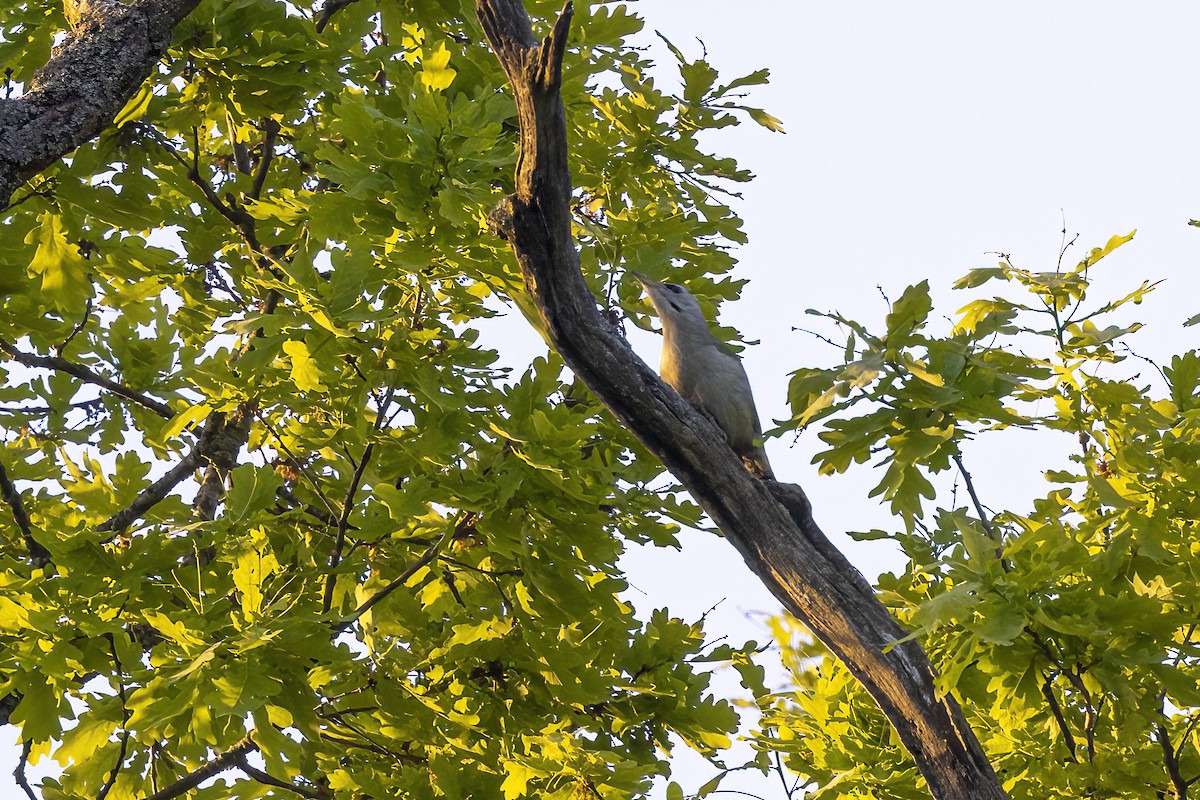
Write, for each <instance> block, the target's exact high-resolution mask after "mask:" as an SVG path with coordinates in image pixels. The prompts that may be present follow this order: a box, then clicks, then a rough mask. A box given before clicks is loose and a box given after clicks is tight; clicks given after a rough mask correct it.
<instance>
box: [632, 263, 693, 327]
mask: <svg viewBox="0 0 1200 800" xmlns="http://www.w3.org/2000/svg"><path fill="white" fill-rule="evenodd" d="M630 274H631V275H633V277H634V278H636V279H637V282H638V283H640V284H641V285H642V288H643V289H645V290H646V296H647V297H649V298H650V304H651V305H653V306H654V310H655V311H657V312H658V317H659V319H661V320H662V323H663V327H674V326H680V327H692V326H696V325H699V326H701V327H703V328H704V330H706V331H707V330H708V323H706V322H705V321H704V312H703V311H702V310H701V309H700V304H699V303H698V302H696V298H695V297H693V296H692V293H691V292H689V291H688V290H687V289H685V288H683V287H682V286H680V285H679V284H677V283H659V282H658V281H653V280H650V279H649V278H647V277H646V276H645V275H642V274H641V273H640V272H632V271H631V272H630Z"/></svg>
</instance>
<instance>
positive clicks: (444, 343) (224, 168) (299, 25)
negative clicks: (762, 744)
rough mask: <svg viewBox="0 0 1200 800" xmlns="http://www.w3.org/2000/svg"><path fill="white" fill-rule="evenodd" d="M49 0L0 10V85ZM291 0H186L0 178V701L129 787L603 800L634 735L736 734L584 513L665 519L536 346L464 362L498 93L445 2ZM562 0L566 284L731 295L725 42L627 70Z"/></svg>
mask: <svg viewBox="0 0 1200 800" xmlns="http://www.w3.org/2000/svg"><path fill="white" fill-rule="evenodd" d="M101 5H103V4H101ZM531 10H532V11H533V12H534V13H535V15H537V17H538V18H547V17H548V18H550V19H553V12H555V11H557V8H556V7H552V6H551V5H550V4H548V3H537V4H531ZM87 11H88V9H87V8H83V9H82V13H83V16H82V18H81V20H72V19H70V18H69V15H67V16H64V14H63V11H62V9H61V8H60V7H59V5H58V4H56V3H41V2H30V3H19V4H9V5H7V6H6V7H5V8H4V9H3V11H0V31H3V35H4V40H5V41H4V43H3V45H0V61H3V63H5V64H9V65H13V73H12V75H11V78H10V81H11V83H10V86H11V87H13V88H14V92H15V93H16V94H17V95H18V96H19V94H20V92H21V91H22V90H23V89H24V90H34V89H36V88H37V85H38V84H37V81H36V79H35V77H34V71H35V69H37V68H38V67H39V66H41V64H42V63H44V62H45V61H46V58H47V56H48V54H49V52H50V48H51V46H52V43H53V42H54V41H55V37H57V36H61V35H62V33H63V32H64V31H73V34H72V35H76V34H77V35H81V36H82V35H87V34H88V33H89V32H91V30H92V29H90V28H88V25H90V24H91V22H90V21H89V20H91V18H90V17H88V16H87ZM320 12H321V8H320V7H318V6H310V5H308V4H305V3H301V4H285V3H281V2H274V1H273V0H243V1H239V2H232V3H230V2H204V3H201V4H200V5H199V6H198V7H197V8H196V10H195V11H193V12H192V13H191V15H190V16H188V17H187V18H186V19H185V20H184V21H183V22H181V23H180V24H179V25H178V26H177V27H176V28H175V31H174V38H173V43H172V44H171V49H170V51H169V53H168V54H167V57H166V58H165V59H164V60H163V61H162V62H161V63H159V64H157V65H156V66H155V67H154V69H153V71H152V74H151V75H150V76H149V78H148V79H147V81H146V82H145V84H144V85H143V86H142V87H141V88H140V89H139V90H138V92H137V93H136V94H134V96H133V97H132V99H130V100H129V102H128V103H127V104H126V105H125V107H124V108H123V109H122V110H121V111H120V112H119V113H118V114H117V115H116V119H115V120H114V121H113V124H112V125H111V126H109V127H108V128H106V129H105V130H104V132H103V133H102V134H101V135H100V136H99V137H98V138H96V139H95V140H93V141H88V142H86V143H84V144H83V145H82V146H81V147H79V148H78V149H76V150H74V151H72V152H71V153H70V154H69V157H68V158H66V159H64V160H62V161H59V162H57V163H55V164H53V165H52V166H49V167H48V168H47V169H44V170H43V171H41V172H38V173H37V174H35V175H34V176H33V177H32V178H31V179H30V180H29V182H28V183H27V184H26V185H25V186H23V187H22V188H20V189H19V190H18V191H17V192H16V193H15V195H14V196H13V198H12V204H11V206H10V208H9V210H8V211H7V212H6V214H5V216H6V219H5V224H4V227H3V229H2V230H0V237H2V242H0V262H2V264H3V266H2V273H0V274H3V275H4V276H6V277H5V278H4V285H5V290H6V291H5V300H4V311H3V315H2V317H0V342H2V344H0V346H2V347H3V349H4V351H5V353H6V354H7V358H8V360H7V361H6V362H5V363H4V365H3V369H4V371H5V374H6V380H5V385H4V388H3V389H2V390H0V401H2V404H3V405H2V407H0V413H2V414H3V418H4V430H5V431H6V433H7V435H6V436H5V441H4V445H3V452H2V454H0V463H2V464H3V468H4V478H3V482H4V486H5V490H6V491H5V495H6V499H7V500H8V502H9V506H10V508H9V510H10V511H12V512H13V513H8V514H5V515H4V521H3V525H4V527H5V529H6V531H7V532H8V534H7V535H6V537H5V539H4V544H3V548H4V558H5V564H6V566H5V572H4V575H5V577H4V581H5V587H4V591H3V594H2V595H0V604H2V606H0V608H2V618H3V625H2V632H3V637H4V644H3V648H2V659H3V660H2V662H0V674H2V676H3V684H2V686H3V689H4V692H5V694H6V695H7V696H8V698H9V705H8V706H7V710H8V711H11V714H9V715H8V721H10V722H11V723H13V724H15V725H17V726H19V727H20V730H21V734H20V738H21V742H23V743H24V748H25V750H26V754H27V756H28V758H29V760H31V761H36V760H38V759H42V758H45V757H52V758H54V759H56V760H57V761H58V763H59V765H60V766H61V767H62V771H61V774H60V775H59V776H57V777H52V778H47V779H46V780H44V781H43V784H42V787H41V792H42V793H43V796H46V797H77V796H86V797H96V796H101V795H105V794H107V795H108V796H110V797H143V796H146V795H149V794H151V793H153V792H159V793H160V796H166V794H165V792H168V791H169V790H171V789H172V787H175V788H177V789H178V788H180V786H181V784H178V783H177V781H181V780H186V779H187V776H189V775H194V774H195V771H196V770H197V769H200V768H202V767H204V766H205V765H210V764H213V763H214V761H215V759H216V758H218V757H219V754H225V755H226V756H227V758H226V760H225V761H224V762H222V765H223V766H240V767H241V770H240V772H239V771H231V772H229V773H228V774H227V775H226V776H225V777H224V778H223V779H222V780H221V781H218V782H217V783H216V784H215V785H213V786H210V787H208V788H202V789H199V790H197V791H196V793H195V795H194V796H197V797H226V796H238V797H243V796H244V797H253V796H267V795H270V796H285V795H287V794H288V793H287V792H286V791H282V790H280V789H279V788H278V787H277V786H276V783H278V782H282V783H284V784H287V785H289V786H291V787H292V788H293V790H295V791H298V792H300V793H302V794H303V793H304V792H308V793H313V794H315V795H320V796H325V795H327V794H331V795H337V796H346V797H350V796H356V794H367V795H370V796H376V797H385V796H397V795H404V796H411V797H423V796H429V797H432V796H449V797H465V796H471V795H474V796H478V797H497V796H505V797H518V796H522V795H524V794H525V793H526V792H529V793H533V792H535V791H536V792H538V793H540V794H542V795H544V796H547V797H573V796H627V795H633V794H638V793H641V792H643V791H645V790H646V789H647V788H648V786H649V784H650V780H651V779H652V777H653V776H654V775H655V774H658V773H662V772H664V771H665V770H666V765H667V757H668V755H669V751H670V749H671V747H672V746H673V744H672V742H674V741H678V740H682V741H684V742H686V743H687V744H689V745H690V746H693V747H695V748H697V749H699V750H700V751H702V752H705V753H710V754H712V753H716V752H717V750H718V749H719V748H721V747H723V746H724V745H725V744H726V743H727V741H728V736H729V735H730V734H731V733H732V732H733V731H734V730H735V729H736V726H737V715H736V714H735V712H734V711H733V709H732V707H731V706H730V704H729V703H728V702H727V701H725V700H723V699H719V698H716V697H713V696H711V694H710V693H709V691H708V690H707V684H708V678H707V677H706V674H705V667H704V666H703V664H702V663H700V664H697V663H696V662H697V660H701V661H702V658H703V657H702V655H701V649H702V646H703V644H704V640H703V635H702V631H701V628H700V627H699V625H698V623H694V622H686V621H681V620H679V619H675V618H672V617H671V616H670V615H669V614H668V613H666V612H656V613H654V614H653V615H650V614H647V615H645V617H644V618H643V619H644V621H639V619H638V618H637V617H635V615H634V609H633V608H632V607H631V606H630V605H629V604H628V603H627V602H625V601H623V600H621V599H620V597H619V595H620V593H621V591H622V590H623V589H624V584H623V583H622V580H621V575H620V572H619V570H618V569H617V567H616V560H617V558H618V556H619V555H620V553H621V551H622V548H623V543H624V542H625V541H638V542H645V541H652V542H655V543H658V544H661V545H669V544H672V543H673V542H674V532H675V531H676V530H678V525H679V524H695V523H697V522H698V520H699V517H700V512H699V510H698V509H697V508H696V506H695V505H694V504H692V503H691V502H689V501H687V500H686V499H684V498H683V497H681V496H679V495H678V494H677V493H676V492H674V491H672V490H671V489H670V488H669V487H668V488H667V490H665V491H664V490H663V489H662V486H663V483H662V481H657V482H656V479H658V478H659V477H660V475H661V472H662V467H661V465H660V464H658V463H657V462H656V461H655V460H654V459H652V458H648V457H647V456H646V454H645V451H644V449H643V448H642V447H641V446H640V445H639V444H638V442H637V440H636V439H634V438H633V437H632V436H631V435H629V434H628V433H627V432H626V431H625V430H624V428H623V427H622V426H621V425H620V424H618V423H617V421H616V420H614V419H613V418H612V417H611V416H609V415H608V414H606V413H603V412H602V408H601V406H600V404H599V403H598V402H597V400H596V399H595V398H594V397H593V396H592V395H590V393H588V392H587V391H585V390H584V389H583V388H582V387H581V386H580V385H578V384H577V382H576V381H575V380H574V379H573V378H572V376H571V375H570V374H569V373H564V371H563V365H562V362H561V361H560V360H559V359H558V358H557V357H556V355H555V354H554V353H553V352H551V351H547V354H546V356H545V357H544V358H541V359H538V360H537V362H536V363H535V364H534V365H533V366H532V367H531V368H530V369H529V370H528V371H527V372H526V373H524V374H517V375H513V374H509V372H508V371H506V370H505V369H503V368H500V367H498V366H497V364H496V360H497V354H496V342H495V341H490V340H489V339H488V337H487V334H486V332H484V331H486V328H485V327H484V326H482V325H481V324H480V321H481V320H485V319H486V318H488V317H490V316H492V315H493V314H495V313H496V311H497V309H498V308H501V307H502V306H503V305H507V304H510V303H517V304H518V305H521V304H522V302H524V301H523V297H524V295H523V289H522V288H521V280H520V277H519V274H518V273H517V271H516V266H515V264H514V263H513V260H512V257H511V256H510V255H509V253H508V250H507V247H506V245H505V244H504V242H502V241H500V240H499V239H497V238H496V237H495V236H494V235H493V234H492V233H490V232H489V231H488V230H487V225H486V222H485V215H486V212H487V211H488V210H489V209H490V208H491V207H492V206H493V205H495V203H496V202H497V201H498V200H499V198H501V197H502V196H503V195H504V194H505V193H506V192H508V191H511V189H512V181H513V169H514V166H515V161H516V156H517V150H516V146H515V136H514V133H515V129H516V128H515V125H516V122H515V119H514V106H513V102H512V99H511V95H509V94H507V93H506V92H505V91H503V89H502V87H503V85H504V75H503V72H502V71H501V69H500V65H499V64H498V63H497V61H496V58H495V56H494V55H493V54H492V52H491V51H490V50H489V48H488V46H487V43H486V41H485V40H484V37H483V34H482V31H481V29H480V27H479V23H478V22H477V21H476V18H475V13H474V9H473V7H472V6H471V5H469V4H467V3H459V2H414V3H404V4H384V5H383V6H378V5H376V4H373V3H356V4H352V5H347V6H346V7H345V8H340V9H338V10H337V12H336V13H335V14H332V15H330V16H329V17H328V18H327V19H325V18H322V17H320ZM576 16H577V21H578V22H577V27H576V31H577V35H576V37H575V39H574V40H573V41H572V44H571V48H570V51H569V52H568V53H567V57H566V63H565V77H564V82H563V96H564V99H565V102H566V104H567V106H568V108H569V110H570V113H569V118H570V120H571V123H570V124H571V126H572V127H571V137H570V141H571V143H572V145H571V146H572V151H571V159H572V163H573V166H574V170H575V179H576V182H577V184H578V187H579V189H578V204H579V212H580V213H579V217H578V220H577V225H578V227H577V234H578V236H579V239H580V242H581V245H582V246H581V253H582V254H583V258H584V261H585V265H586V271H587V275H588V277H589V280H590V281H591V285H592V286H593V288H594V289H595V291H596V292H597V293H598V294H599V295H602V296H604V295H607V296H609V297H611V298H612V302H613V303H614V304H615V303H616V302H618V298H619V299H620V300H621V301H624V302H626V303H629V304H631V305H632V304H633V299H634V292H633V290H632V288H631V287H625V286H618V285H617V283H616V281H615V275H616V274H617V273H616V271H615V267H616V265H617V264H618V263H621V264H627V265H633V266H637V265H641V266H642V267H644V268H645V269H647V270H661V269H662V268H663V265H664V264H666V263H673V264H674V265H675V269H676V270H677V271H678V273H679V274H681V275H683V276H684V277H685V279H687V280H689V282H690V283H691V285H692V286H693V287H694V289H695V291H697V293H699V294H701V295H703V296H704V297H705V299H706V302H708V303H710V304H712V303H715V302H718V301H720V300H721V299H724V298H728V297H732V296H733V294H734V293H735V291H736V284H733V283H730V282H728V281H719V279H718V278H717V277H716V276H718V275H720V274H721V273H723V272H725V271H727V270H728V269H729V268H730V267H731V266H732V264H733V258H732V257H731V256H730V255H729V253H728V248H729V246H730V245H731V244H732V243H736V242H737V241H739V240H740V239H741V233H740V220H739V219H738V218H737V217H736V216H735V215H734V214H733V213H732V212H731V211H730V209H729V207H728V206H727V205H726V204H725V203H724V202H722V200H721V199H720V198H721V195H720V194H719V193H718V192H717V191H716V189H717V188H718V187H722V186H724V187H728V186H729V185H730V183H731V182H737V181H742V180H745V179H747V178H748V177H749V176H748V175H747V174H746V173H744V172H742V171H740V170H739V169H738V168H737V165H736V164H735V163H734V162H733V161H732V160H730V159H727V158H721V157H717V156H714V155H711V154H709V153H708V152H706V151H705V150H704V149H703V148H702V147H701V145H700V143H699V141H698V136H699V134H700V133H701V132H702V131H704V130H707V129H714V128H719V127H721V126H725V125H730V124H734V123H736V122H737V121H738V120H739V119H740V118H745V117H746V113H749V112H743V110H742V109H740V108H738V107H737V105H738V104H739V103H740V100H738V99H737V92H738V90H739V88H740V87H743V86H747V85H752V84H755V83H760V82H762V81H763V80H765V78H766V74H765V72H763V73H756V74H754V75H750V76H745V77H743V78H741V79H739V80H732V81H724V82H722V81H719V80H718V77H717V75H716V73H715V72H714V71H713V70H712V69H711V68H709V67H708V66H707V65H706V64H705V63H704V62H702V61H695V62H690V61H687V60H686V59H685V58H684V57H683V55H682V53H679V54H678V55H679V61H678V63H677V64H676V65H675V66H676V67H677V69H678V70H679V74H680V75H681V79H682V86H683V88H682V91H681V92H679V93H677V94H671V93H667V92H665V91H663V90H662V89H660V88H659V87H658V86H657V85H656V83H655V80H654V79H653V77H652V76H651V75H650V74H649V70H650V66H651V65H650V64H649V62H648V61H647V60H646V58H645V57H644V56H643V55H641V54H640V53H639V52H638V51H637V50H635V49H633V48H631V47H630V46H628V44H627V42H626V40H627V38H628V37H630V36H632V35H634V34H636V33H638V32H639V31H640V29H641V27H642V23H641V21H640V20H639V19H638V18H637V17H636V16H634V15H633V14H632V13H631V12H630V11H629V10H628V9H626V8H625V7H624V6H622V5H613V4H606V3H583V4H580V5H579V7H578V8H577V10H576ZM316 19H322V21H323V22H324V23H325V24H323V25H322V26H321V30H320V32H319V33H317V32H316V31H315V25H314V21H315V20H316ZM96 24H97V25H99V24H100V23H96ZM72 25H75V26H76V27H75V28H72V27H71V26H72ZM753 113H754V114H755V115H757V116H758V118H759V119H760V120H767V121H769V118H768V117H765V116H762V115H761V112H758V111H754V112H753ZM524 310H525V311H526V312H527V313H529V315H530V316H531V318H534V319H536V314H535V313H534V312H533V310H532V308H531V307H530V306H529V305H528V303H526V304H525V307H524ZM727 335H728V334H727ZM193 476H196V480H193ZM672 737H677V738H672ZM251 752H253V753H255V754H256V755H254V756H253V758H252V759H251V760H250V761H246V760H245V759H246V756H247V755H248V754H250V753H251ZM250 764H256V765H257V766H250ZM264 776H269V779H268V777H264Z"/></svg>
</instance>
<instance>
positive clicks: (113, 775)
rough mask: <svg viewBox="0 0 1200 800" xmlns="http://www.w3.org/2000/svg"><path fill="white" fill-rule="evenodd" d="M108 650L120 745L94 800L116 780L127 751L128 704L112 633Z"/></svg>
mask: <svg viewBox="0 0 1200 800" xmlns="http://www.w3.org/2000/svg"><path fill="white" fill-rule="evenodd" d="M108 650H109V652H110V653H111V654H112V659H113V664H114V665H115V667H116V671H117V696H118V697H120V698H121V747H120V750H118V751H117V763H115V764H113V768H112V772H110V773H108V778H107V780H105V781H104V785H103V786H101V787H100V791H99V792H98V793H97V794H96V800H104V798H106V797H108V793H109V792H110V791H112V787H113V786H114V785H115V784H116V782H117V776H118V775H120V773H121V766H122V765H123V764H124V763H125V755H126V753H128V752H129V705H128V703H127V701H126V700H127V699H126V696H125V677H124V676H123V675H122V674H121V659H120V657H119V656H118V655H117V643H116V641H115V640H114V639H113V635H112V634H111V633H110V634H108Z"/></svg>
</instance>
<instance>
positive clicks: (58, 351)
mask: <svg viewBox="0 0 1200 800" xmlns="http://www.w3.org/2000/svg"><path fill="white" fill-rule="evenodd" d="M91 316H92V298H91V296H90V295H89V296H88V299H87V302H86V303H85V304H84V306H83V319H81V320H79V322H77V323H76V324H75V327H74V328H72V329H71V333H70V334H68V335H67V338H66V339H63V343H62V344H60V345H59V346H58V347H56V348H54V355H56V356H61V355H62V354H63V353H65V352H66V350H67V345H69V344H70V343H71V341H72V340H73V339H74V338H75V337H76V336H78V335H79V334H80V332H81V331H83V329H84V328H85V327H87V324H88V320H89V319H91Z"/></svg>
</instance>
